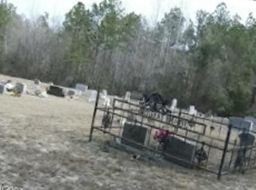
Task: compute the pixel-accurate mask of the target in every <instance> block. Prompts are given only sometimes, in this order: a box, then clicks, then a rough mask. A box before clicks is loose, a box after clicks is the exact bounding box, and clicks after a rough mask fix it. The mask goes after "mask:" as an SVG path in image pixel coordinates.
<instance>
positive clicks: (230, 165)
mask: <svg viewBox="0 0 256 190" xmlns="http://www.w3.org/2000/svg"><path fill="white" fill-rule="evenodd" d="M0 79H1V80H0V81H8V83H7V84H8V85H6V84H5V85H2V86H3V89H4V90H3V94H1V95H0V101H1V102H4V103H3V104H2V105H1V110H0V114H1V118H0V121H1V122H0V126H1V127H0V132H1V135H0V142H1V144H2V149H1V155H2V157H0V159H1V168H0V176H1V177H2V179H3V180H5V181H7V182H9V183H10V184H14V185H15V186H17V187H24V189H25V188H26V187H32V186H33V187H35V188H36V189H44V188H43V187H42V186H43V185H44V184H50V185H51V186H55V187H56V188H57V189H59V187H60V188H62V189H64V188H66V187H67V183H68V184H70V186H69V187H70V188H72V189H83V188H84V187H88V189H91V187H93V188H94V189H102V190H103V189H106V188H109V189H127V190H128V189H145V188H146V189H150V190H153V189H157V188H160V189H168V187H167V186H166V184H167V183H168V184H169V182H170V181H171V182H172V184H173V187H174V188H177V189H178V188H181V189H182V187H184V188H185V187H187V186H190V187H191V188H192V189H206V188H208V189H210V190H211V189H216V187H218V188H219V189H221V188H222V187H223V183H225V186H228V187H234V186H238V185H239V184H241V180H243V182H242V184H244V185H245V186H246V187H253V186H254V184H253V183H252V182H253V179H254V178H255V175H254V170H252V171H251V172H250V169H252V168H253V167H254V166H255V142H254V135H251V134H254V133H253V129H250V130H251V132H250V134H247V133H246V134H245V133H242V131H241V128H239V127H238V126H239V124H240V123H241V122H242V121H243V120H241V119H237V118H235V119H233V120H232V122H233V125H234V126H235V128H232V129H231V128H230V127H229V121H228V119H225V118H218V117H212V116H206V115H204V114H202V113H200V112H199V111H197V110H196V107H195V106H193V105H191V106H190V107H188V109H187V110H184V109H182V110H181V109H179V107H178V106H179V102H178V100H177V99H175V98H174V99H173V100H172V101H170V104H168V106H166V107H164V106H161V105H154V104H152V102H151V101H145V100H141V99H139V94H138V93H134V92H127V93H126V94H125V95H124V96H123V97H118V96H113V95H110V94H108V92H107V91H106V90H104V89H103V90H100V91H97V90H93V89H89V88H88V87H85V88H86V89H85V90H83V89H84V88H76V87H74V88H67V87H62V86H59V85H55V84H52V83H43V82H40V81H38V80H34V81H30V80H25V79H18V78H13V77H9V76H3V75H1V78H0ZM16 83H17V84H23V85H22V86H23V89H24V90H25V91H24V90H23V93H20V94H19V95H18V96H16V95H17V94H15V93H14V92H12V91H10V90H11V89H13V88H15V86H16ZM1 84H2V83H1ZM17 86H19V85H17ZM20 86H21V85H20ZM84 86H86V85H84ZM24 87H25V88H24ZM51 88H52V89H51ZM17 89H18V88H17ZM49 90H50V91H52V90H53V91H52V92H49ZM20 92H22V90H20ZM47 92H49V93H47ZM45 93H46V94H45ZM44 95H47V96H44ZM63 95H65V97H63ZM157 96H158V95H156V97H157ZM71 97H73V98H71ZM74 97H76V98H74ZM150 99H151V98H150ZM146 102H147V103H146ZM95 104H96V106H95ZM92 120H93V122H92V125H91V121H92ZM247 123H248V122H243V125H246V124H247ZM246 126H247V125H246ZM244 128H246V127H244ZM246 129H247V128H246ZM248 129H249V128H248ZM88 140H90V142H89V143H88ZM226 145H227V146H226ZM224 153H225V154H224ZM215 175H216V176H222V178H221V179H222V180H221V182H219V181H218V180H216V177H215ZM38 176H40V181H38V180H37V179H38ZM226 176H229V177H228V178H226ZM49 178H51V180H50V181H49V180H48V179H49ZM10 179H11V180H10ZM12 179H13V180H12ZM238 179H241V180H238ZM215 180H216V181H215ZM88 181H90V182H88ZM212 181H214V183H212ZM198 185H199V186H198ZM93 188H92V189H93ZM28 189H29V188H28Z"/></svg>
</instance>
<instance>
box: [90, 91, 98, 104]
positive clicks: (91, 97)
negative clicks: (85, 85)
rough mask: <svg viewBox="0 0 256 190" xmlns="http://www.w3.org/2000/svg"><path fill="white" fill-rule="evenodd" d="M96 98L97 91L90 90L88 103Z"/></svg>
mask: <svg viewBox="0 0 256 190" xmlns="http://www.w3.org/2000/svg"><path fill="white" fill-rule="evenodd" d="M96 98H97V91H96V90H91V94H90V97H89V102H90V103H92V102H95V101H96Z"/></svg>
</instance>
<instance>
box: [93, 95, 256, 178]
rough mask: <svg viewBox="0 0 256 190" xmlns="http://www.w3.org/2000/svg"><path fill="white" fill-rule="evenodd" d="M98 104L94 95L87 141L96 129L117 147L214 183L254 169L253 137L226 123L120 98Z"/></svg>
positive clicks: (255, 163) (254, 147)
mask: <svg viewBox="0 0 256 190" xmlns="http://www.w3.org/2000/svg"><path fill="white" fill-rule="evenodd" d="M100 105H101V104H100V95H99V93H98V94H97V99H96V103H95V109H94V113H93V118H92V125H91V130H90V136H89V141H91V140H92V137H93V133H94V131H95V130H97V131H100V132H103V133H104V134H108V135H110V136H112V137H114V141H115V143H116V144H118V145H120V146H128V147H131V148H133V149H136V150H139V151H140V152H147V153H148V152H150V153H153V154H152V155H158V156H161V157H162V158H163V159H166V160H169V161H171V162H174V163H177V164H179V165H182V166H185V167H189V168H197V169H202V170H205V171H208V172H211V173H213V174H216V175H217V176H218V179H220V178H221V176H222V175H226V174H229V173H233V172H242V173H244V172H245V171H247V170H248V169H253V168H254V167H255V166H256V145H255V142H254V139H255V138H254V135H253V134H249V133H241V131H239V130H236V129H234V128H232V126H231V125H229V121H228V120H227V119H224V118H218V119H216V118H208V117H204V116H195V115H190V114H188V113H187V112H185V111H182V110H177V111H176V112H175V111H172V112H171V111H169V112H165V113H159V112H153V111H150V110H148V109H145V107H143V106H142V105H140V104H139V103H138V102H131V101H125V100H123V99H114V100H113V103H112V106H111V107H103V106H100ZM248 138H249V139H250V140H248ZM249 141H250V142H249Z"/></svg>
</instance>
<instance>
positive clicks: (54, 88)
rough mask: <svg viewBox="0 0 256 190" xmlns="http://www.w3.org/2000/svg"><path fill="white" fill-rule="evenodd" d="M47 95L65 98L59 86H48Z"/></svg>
mask: <svg viewBox="0 0 256 190" xmlns="http://www.w3.org/2000/svg"><path fill="white" fill-rule="evenodd" d="M47 94H50V95H54V96H58V97H65V94H64V91H63V89H62V88H61V87H59V86H50V87H49V90H48V91H47Z"/></svg>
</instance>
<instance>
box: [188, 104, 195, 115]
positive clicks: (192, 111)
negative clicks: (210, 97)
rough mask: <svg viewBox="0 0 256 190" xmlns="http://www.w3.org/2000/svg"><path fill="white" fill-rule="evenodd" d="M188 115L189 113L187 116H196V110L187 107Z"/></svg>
mask: <svg viewBox="0 0 256 190" xmlns="http://www.w3.org/2000/svg"><path fill="white" fill-rule="evenodd" d="M188 113H189V115H196V114H197V110H196V108H195V106H189V111H188Z"/></svg>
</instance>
